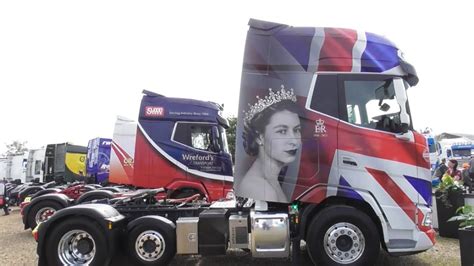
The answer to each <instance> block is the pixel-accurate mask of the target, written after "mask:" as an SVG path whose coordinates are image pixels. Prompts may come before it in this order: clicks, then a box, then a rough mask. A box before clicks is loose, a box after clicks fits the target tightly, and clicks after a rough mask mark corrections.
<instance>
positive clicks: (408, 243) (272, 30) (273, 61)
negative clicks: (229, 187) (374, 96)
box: [235, 20, 434, 253]
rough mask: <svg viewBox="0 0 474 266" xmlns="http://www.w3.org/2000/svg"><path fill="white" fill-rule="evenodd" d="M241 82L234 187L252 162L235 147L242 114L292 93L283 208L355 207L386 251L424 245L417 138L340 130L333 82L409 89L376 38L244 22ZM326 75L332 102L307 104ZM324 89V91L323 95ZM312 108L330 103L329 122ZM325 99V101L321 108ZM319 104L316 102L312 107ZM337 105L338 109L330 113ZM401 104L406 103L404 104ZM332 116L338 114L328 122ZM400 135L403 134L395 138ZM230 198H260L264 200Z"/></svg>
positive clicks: (424, 174) (384, 42)
mask: <svg viewBox="0 0 474 266" xmlns="http://www.w3.org/2000/svg"><path fill="white" fill-rule="evenodd" d="M249 25H250V29H249V31H248V35H247V42H246V48H245V54H244V64H243V72H242V81H241V91H240V101H239V118H238V126H237V139H236V167H235V183H236V184H239V183H240V182H242V180H243V179H244V176H245V175H246V172H247V171H249V168H250V167H251V166H252V165H253V164H254V162H255V160H256V159H255V157H254V156H251V155H249V154H247V153H246V152H245V149H244V143H243V139H242V136H243V133H244V116H243V115H241V114H243V113H244V112H245V111H247V109H248V108H249V105H252V104H254V103H255V102H256V99H257V98H260V99H261V98H264V97H265V96H266V95H267V94H268V89H269V88H272V89H273V90H275V89H278V88H280V87H281V86H282V85H283V86H284V87H285V88H287V89H290V88H291V89H293V91H294V93H295V94H296V96H297V104H298V105H299V106H300V107H301V108H302V109H303V110H304V111H303V113H302V114H301V115H300V121H301V148H300V149H299V150H298V153H297V156H296V157H297V158H296V160H295V161H294V162H292V163H289V164H288V165H287V166H286V167H285V168H284V169H282V172H281V173H283V174H282V175H283V176H280V177H279V181H280V184H281V186H282V189H283V191H284V193H285V194H286V195H287V196H288V197H287V198H288V199H289V201H288V202H291V201H300V202H303V203H307V204H318V203H321V202H323V201H324V200H326V199H328V198H330V197H343V198H350V199H353V200H359V201H364V202H366V203H367V204H368V205H370V206H371V208H372V209H373V211H374V213H376V215H377V216H378V217H379V220H380V224H381V227H382V231H383V238H384V242H385V244H386V246H387V249H388V251H389V252H393V253H397V252H414V251H421V250H426V249H428V248H430V247H431V246H432V245H433V244H434V231H433V230H432V228H431V226H424V225H423V221H424V219H425V217H426V215H427V214H428V213H429V212H430V206H431V183H430V182H431V178H430V170H429V167H430V165H429V161H427V160H426V158H425V157H426V156H424V153H426V151H427V146H426V140H425V138H424V137H423V136H422V135H421V134H418V133H417V132H415V131H413V130H411V129H410V130H408V132H407V133H405V134H399V133H392V132H387V131H381V130H376V129H371V128H367V127H362V126H358V125H355V124H353V123H349V122H347V121H345V120H344V119H341V117H342V115H341V114H342V111H341V110H344V109H345V108H346V106H345V104H344V101H345V100H344V99H343V95H341V84H342V83H341V77H348V76H347V75H349V74H351V75H359V78H360V77H362V78H363V77H364V75H365V76H366V77H374V76H380V77H381V78H382V77H383V78H384V79H396V78H399V79H400V78H401V79H403V80H404V82H405V83H409V84H410V85H412V86H414V85H416V83H417V81H418V80H417V77H416V72H415V70H414V68H413V67H412V66H411V65H409V64H408V63H407V62H406V61H405V60H404V59H403V57H402V53H401V51H400V50H399V49H398V48H397V47H396V46H395V44H394V43H392V42H391V41H389V40H388V39H386V38H385V37H382V36H379V35H376V34H372V33H366V32H361V31H355V30H350V29H339V28H308V27H291V26H287V25H282V24H277V23H271V22H263V21H257V20H251V21H250V23H249ZM322 75H326V76H327V75H335V76H336V78H335V80H337V81H336V82H335V83H334V84H336V85H334V88H333V89H334V90H335V91H337V92H334V96H332V97H334V98H331V99H328V98H320V99H314V97H316V96H315V95H317V94H316V92H315V91H313V90H315V87H316V86H317V84H318V82H319V80H320V76H322ZM326 90H327V91H329V89H326ZM314 101H316V105H317V106H318V105H326V106H327V105H333V106H334V109H335V110H336V111H335V112H334V114H328V113H322V112H320V111H317V110H316V109H317V108H316V109H315V108H313V107H312V106H313V102H314ZM328 101H330V102H329V103H328ZM318 102H319V103H318ZM339 105H341V106H339ZM407 106H408V104H407ZM338 114H339V115H338ZM402 135H403V136H402ZM236 195H238V196H239V195H240V196H247V197H252V198H254V199H260V200H266V198H265V194H264V193H255V194H253V195H249V193H247V192H245V191H239V189H236Z"/></svg>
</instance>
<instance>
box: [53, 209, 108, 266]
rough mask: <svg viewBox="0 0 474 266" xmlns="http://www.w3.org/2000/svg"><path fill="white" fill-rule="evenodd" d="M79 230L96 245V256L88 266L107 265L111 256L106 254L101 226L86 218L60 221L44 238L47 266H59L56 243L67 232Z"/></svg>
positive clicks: (105, 243)
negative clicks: (86, 233) (85, 233)
mask: <svg viewBox="0 0 474 266" xmlns="http://www.w3.org/2000/svg"><path fill="white" fill-rule="evenodd" d="M75 229H81V230H84V231H86V232H88V233H89V234H90V235H91V236H92V238H94V242H95V244H96V254H95V258H94V260H93V261H92V262H91V263H90V264H89V265H90V266H99V265H100V266H102V265H108V264H109V262H110V258H112V256H113V254H108V248H107V240H106V237H105V233H104V232H103V230H102V229H101V226H100V225H99V224H97V223H96V222H94V221H93V220H91V219H88V218H78V217H75V218H72V219H66V220H62V221H61V222H60V223H58V224H57V225H56V226H54V228H53V229H52V231H51V233H49V237H48V238H46V239H47V240H46V241H47V242H46V245H45V254H46V260H47V262H48V265H61V261H60V260H59V258H58V257H57V250H58V243H59V240H60V239H61V237H62V236H63V235H64V234H65V233H66V232H68V231H71V230H75Z"/></svg>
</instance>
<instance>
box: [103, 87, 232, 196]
mask: <svg viewBox="0 0 474 266" xmlns="http://www.w3.org/2000/svg"><path fill="white" fill-rule="evenodd" d="M143 93H144V96H143V99H142V102H141V107H140V112H139V118H138V123H134V122H133V121H130V120H125V119H123V118H120V119H118V120H117V122H116V125H115V132H114V137H113V141H112V159H111V171H110V178H109V182H110V183H114V184H129V185H132V186H134V187H137V188H159V187H163V188H166V189H167V190H169V191H170V193H171V195H170V196H171V197H172V198H186V197H189V196H192V195H194V194H196V193H198V194H201V195H202V196H203V197H205V198H206V199H207V200H209V201H215V200H218V199H220V198H223V197H226V196H227V195H228V194H229V195H230V194H231V190H232V181H233V177H232V159H231V156H230V154H229V151H228V149H227V140H226V135H225V128H227V127H228V123H227V120H226V119H225V118H223V117H222V116H221V115H220V113H221V111H222V107H220V106H219V105H218V104H216V103H213V102H204V101H196V100H190V99H179V98H170V97H164V96H162V95H159V94H156V93H153V92H150V91H144V92H143Z"/></svg>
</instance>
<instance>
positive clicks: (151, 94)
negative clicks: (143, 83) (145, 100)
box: [142, 90, 165, 97]
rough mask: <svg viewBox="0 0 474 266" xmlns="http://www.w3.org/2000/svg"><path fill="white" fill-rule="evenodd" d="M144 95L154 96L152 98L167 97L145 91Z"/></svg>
mask: <svg viewBox="0 0 474 266" xmlns="http://www.w3.org/2000/svg"><path fill="white" fill-rule="evenodd" d="M142 93H143V94H145V95H147V96H152V97H165V96H164V95H161V94H158V93H156V92H152V91H148V90H143V91H142Z"/></svg>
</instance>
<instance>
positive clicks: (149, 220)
mask: <svg viewBox="0 0 474 266" xmlns="http://www.w3.org/2000/svg"><path fill="white" fill-rule="evenodd" d="M156 221H161V222H164V223H165V224H167V225H169V226H170V227H171V228H172V229H176V225H175V224H174V223H173V222H172V221H170V220H168V219H166V218H165V217H162V216H158V215H147V216H142V217H140V218H137V219H135V220H133V221H131V222H130V223H128V225H127V230H128V231H129V232H130V230H132V229H133V228H134V227H135V226H137V225H138V224H145V225H146V224H154V223H155V222H156Z"/></svg>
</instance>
